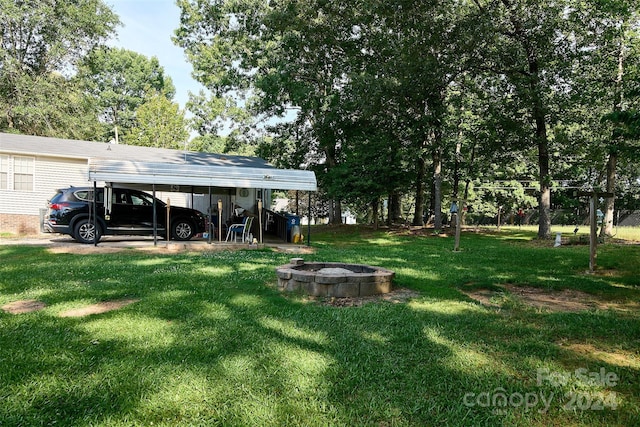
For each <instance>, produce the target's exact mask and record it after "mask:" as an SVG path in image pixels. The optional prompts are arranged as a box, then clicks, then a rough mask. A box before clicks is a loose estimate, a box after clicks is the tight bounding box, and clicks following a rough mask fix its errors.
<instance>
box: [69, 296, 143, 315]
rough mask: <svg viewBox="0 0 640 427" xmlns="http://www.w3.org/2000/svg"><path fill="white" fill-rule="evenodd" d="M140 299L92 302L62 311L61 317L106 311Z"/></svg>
mask: <svg viewBox="0 0 640 427" xmlns="http://www.w3.org/2000/svg"><path fill="white" fill-rule="evenodd" d="M138 301H139V300H138V299H122V300H116V301H103V302H99V303H97V304H91V305H88V306H86V307H82V308H74V309H73V310H67V311H64V312H62V313H60V317H83V316H89V315H91V314H100V313H106V312H108V311H113V310H117V309H119V308H122V307H125V306H127V305H129V304H133V303H134V302H138Z"/></svg>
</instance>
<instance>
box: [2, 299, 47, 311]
mask: <svg viewBox="0 0 640 427" xmlns="http://www.w3.org/2000/svg"><path fill="white" fill-rule="evenodd" d="M46 306H47V305H46V304H45V303H43V302H42V301H37V300H34V299H26V300H21V301H13V302H10V303H8V304H5V305H3V306H2V310H3V311H5V312H7V313H10V314H21V313H31V312H33V311H38V310H42V309H43V308H45V307H46Z"/></svg>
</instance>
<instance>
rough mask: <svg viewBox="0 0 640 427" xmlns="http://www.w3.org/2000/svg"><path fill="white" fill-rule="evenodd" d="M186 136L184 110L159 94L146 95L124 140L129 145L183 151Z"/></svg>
mask: <svg viewBox="0 0 640 427" xmlns="http://www.w3.org/2000/svg"><path fill="white" fill-rule="evenodd" d="M188 137H189V131H188V130H187V122H186V119H185V116H184V111H182V110H180V106H179V105H178V104H176V103H174V102H171V101H170V100H169V99H167V97H166V96H165V95H164V94H162V93H160V94H153V95H150V96H149V97H148V98H147V100H146V101H145V103H144V104H142V105H141V106H139V107H138V109H137V110H136V111H135V124H134V125H133V127H132V128H131V129H129V131H128V132H127V134H126V135H125V138H124V139H125V141H126V142H127V144H130V145H141V146H145V147H160V148H173V149H177V150H184V149H186V148H187V139H188Z"/></svg>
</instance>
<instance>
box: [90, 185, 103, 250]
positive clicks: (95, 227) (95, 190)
mask: <svg viewBox="0 0 640 427" xmlns="http://www.w3.org/2000/svg"><path fill="white" fill-rule="evenodd" d="M97 198H98V185H97V184H96V182H95V181H93V246H98V215H97V213H98V211H97V207H98V202H97V201H96V200H97ZM103 198H104V197H103ZM89 220H91V215H89Z"/></svg>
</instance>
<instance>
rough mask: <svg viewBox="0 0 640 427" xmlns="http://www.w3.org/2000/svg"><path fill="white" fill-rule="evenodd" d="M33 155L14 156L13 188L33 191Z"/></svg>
mask: <svg viewBox="0 0 640 427" xmlns="http://www.w3.org/2000/svg"><path fill="white" fill-rule="evenodd" d="M33 163H34V159H33V157H19V156H16V157H14V158H13V189H14V190H18V191H33V169H34V166H33Z"/></svg>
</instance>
